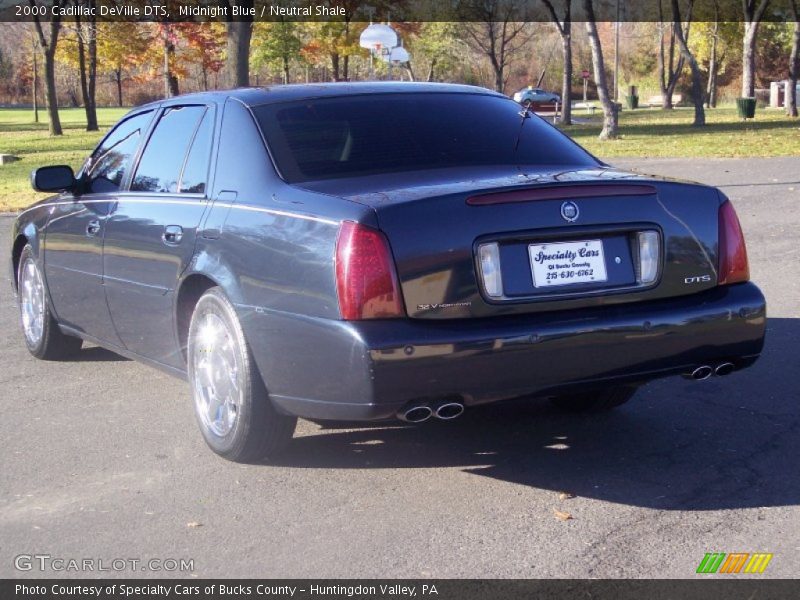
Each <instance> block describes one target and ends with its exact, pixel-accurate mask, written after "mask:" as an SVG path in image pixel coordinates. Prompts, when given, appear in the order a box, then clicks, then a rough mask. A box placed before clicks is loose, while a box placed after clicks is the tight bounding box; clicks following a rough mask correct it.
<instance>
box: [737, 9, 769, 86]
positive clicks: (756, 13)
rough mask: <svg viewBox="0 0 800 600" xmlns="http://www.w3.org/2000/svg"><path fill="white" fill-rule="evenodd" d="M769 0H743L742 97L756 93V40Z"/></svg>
mask: <svg viewBox="0 0 800 600" xmlns="http://www.w3.org/2000/svg"><path fill="white" fill-rule="evenodd" d="M767 4H769V0H742V10H743V12H744V38H743V41H742V97H743V98H753V97H755V95H756V40H757V38H758V26H759V24H760V23H761V19H762V18H763V17H764V12H765V11H766V10H767Z"/></svg>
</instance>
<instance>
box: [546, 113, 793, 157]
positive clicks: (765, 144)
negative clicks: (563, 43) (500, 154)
mask: <svg viewBox="0 0 800 600" xmlns="http://www.w3.org/2000/svg"><path fill="white" fill-rule="evenodd" d="M572 116H573V119H580V120H581V121H588V122H586V123H580V124H577V125H572V126H569V127H563V128H562V130H563V131H564V132H565V133H567V134H569V135H570V136H572V137H573V138H574V139H575V141H576V142H578V143H579V144H581V145H582V146H584V147H585V148H587V149H588V150H589V151H590V152H592V153H593V154H595V155H596V156H600V157H602V158H614V157H620V156H627V157H639V158H644V157H654V156H655V157H671V158H672V157H675V158H680V157H686V158H693V157H698V158H700V157H702V158H741V157H748V156H800V119H790V118H788V117H786V116H785V115H784V114H783V111H782V110H777V109H771V110H768V109H758V110H757V111H756V118H755V119H752V120H748V121H747V122H746V123H744V122H742V120H741V119H739V118H738V117H737V116H736V108H735V107H733V108H714V109H709V110H706V126H705V127H701V128H695V127H692V120H693V118H694V109H692V108H676V109H674V110H671V111H668V110H661V109H658V108H640V109H637V110H623V111H622V112H621V113H620V127H619V133H620V138H619V139H616V140H609V141H605V142H601V141H600V140H598V139H597V136H598V135H599V133H600V130H601V129H602V116H600V111H599V110H598V111H597V112H596V113H595V116H594V117H587V116H586V114H585V111H584V110H583V109H576V110H575V111H574V112H573V115H572Z"/></svg>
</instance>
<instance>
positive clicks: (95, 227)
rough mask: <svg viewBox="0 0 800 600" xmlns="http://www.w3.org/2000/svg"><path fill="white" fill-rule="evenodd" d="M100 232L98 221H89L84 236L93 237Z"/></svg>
mask: <svg viewBox="0 0 800 600" xmlns="http://www.w3.org/2000/svg"><path fill="white" fill-rule="evenodd" d="M99 231H100V221H89V223H87V224H86V235H88V236H89V237H94V236H96V235H97V233H98V232H99Z"/></svg>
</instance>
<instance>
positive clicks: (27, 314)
mask: <svg viewBox="0 0 800 600" xmlns="http://www.w3.org/2000/svg"><path fill="white" fill-rule="evenodd" d="M19 306H20V312H21V315H22V330H23V331H24V332H25V337H26V339H27V340H28V343H29V344H30V345H31V346H36V345H38V344H39V342H40V341H41V339H42V333H43V331H44V316H45V314H44V313H45V298H44V283H43V282H42V274H41V273H40V272H39V267H38V266H37V265H36V261H35V260H33V258H28V259H27V260H26V261H25V263H24V264H23V265H22V268H21V269H20V271H19Z"/></svg>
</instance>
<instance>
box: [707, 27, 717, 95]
mask: <svg viewBox="0 0 800 600" xmlns="http://www.w3.org/2000/svg"><path fill="white" fill-rule="evenodd" d="M718 33H719V23H714V29H713V31H712V36H711V52H710V54H709V58H708V85H707V86H706V103H707V106H708V108H716V107H717V36H718Z"/></svg>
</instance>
